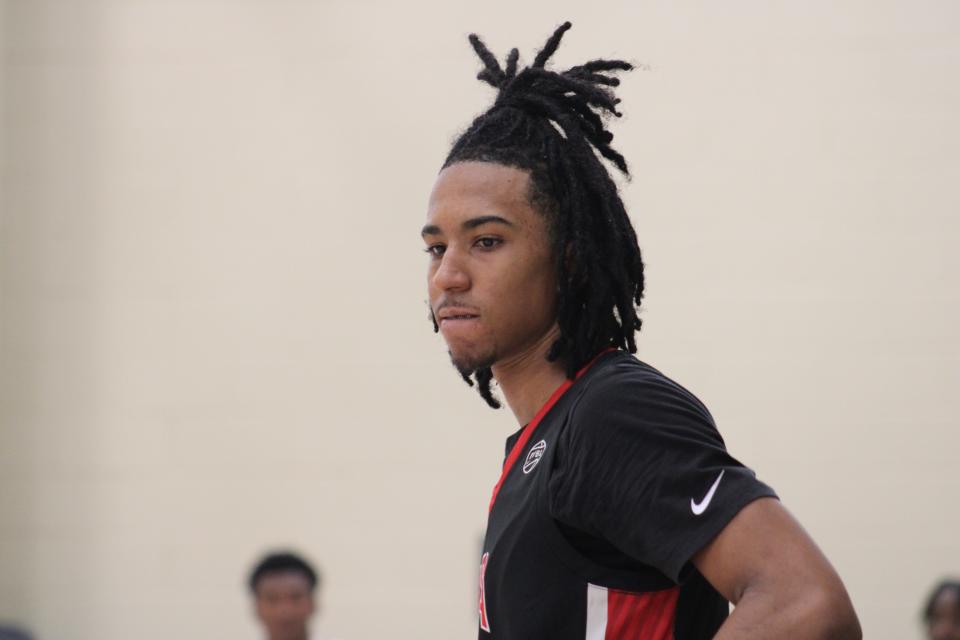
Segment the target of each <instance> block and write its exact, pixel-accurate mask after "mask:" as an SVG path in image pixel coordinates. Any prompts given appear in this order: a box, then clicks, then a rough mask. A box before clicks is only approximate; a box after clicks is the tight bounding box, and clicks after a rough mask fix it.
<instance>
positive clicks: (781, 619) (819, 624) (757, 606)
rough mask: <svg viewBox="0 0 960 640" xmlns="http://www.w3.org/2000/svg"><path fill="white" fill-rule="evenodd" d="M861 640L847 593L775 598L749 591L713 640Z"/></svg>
mask: <svg viewBox="0 0 960 640" xmlns="http://www.w3.org/2000/svg"><path fill="white" fill-rule="evenodd" d="M767 638H771V639H773V638H776V639H780V638H791V640H860V638H862V633H861V630H860V623H859V622H858V621H857V616H856V614H855V613H854V611H853V606H852V605H851V604H850V600H849V597H848V596H847V594H846V592H845V591H844V592H842V593H830V592H825V591H823V592H812V593H809V592H808V593H795V594H789V595H787V594H783V593H782V592H781V593H780V594H777V593H776V592H775V591H764V590H762V589H759V588H757V589H748V590H747V591H745V592H744V593H743V595H742V597H741V598H740V599H739V602H738V604H737V606H736V608H735V609H734V610H733V613H731V614H730V617H729V618H727V620H726V622H725V623H724V624H723V626H722V627H721V628H720V630H719V632H718V633H717V635H716V636H715V639H716V640H733V639H736V640H760V639H767Z"/></svg>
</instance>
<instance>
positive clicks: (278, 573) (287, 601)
mask: <svg viewBox="0 0 960 640" xmlns="http://www.w3.org/2000/svg"><path fill="white" fill-rule="evenodd" d="M319 582H320V578H319V576H318V575H317V572H316V571H315V570H314V569H313V567H311V566H310V565H309V564H308V563H307V561H306V560H304V559H303V558H301V557H300V556H298V555H295V554H293V553H289V552H281V553H272V554H269V555H267V556H265V557H264V558H262V559H261V560H260V561H259V562H258V563H257V564H256V566H255V567H254V568H253V571H251V573H250V580H249V586H250V592H251V593H252V594H253V600H254V609H255V610H256V615H257V619H258V620H259V621H260V623H261V624H262V625H263V628H264V631H266V637H267V640H318V639H319V636H317V635H316V634H312V633H310V629H309V626H310V619H311V618H312V617H313V614H314V613H315V611H316V591H317V589H318V588H319V587H318V585H319Z"/></svg>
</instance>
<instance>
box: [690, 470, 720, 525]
mask: <svg viewBox="0 0 960 640" xmlns="http://www.w3.org/2000/svg"><path fill="white" fill-rule="evenodd" d="M725 472H726V469H724V470H723V471H721V472H720V475H718V476H717V479H716V480H714V481H713V486H712V487H710V491H707V495H706V496H704V498H703V500H702V501H701V502H700V504H697V503H696V502H694V501H693V498H690V511H693V515H695V516H698V515H700V514H701V513H703V512H704V511H706V510H707V507H709V506H710V501H711V500H713V494H714V493H716V491H717V487H719V486H720V481H721V480H722V479H723V474H724V473H725Z"/></svg>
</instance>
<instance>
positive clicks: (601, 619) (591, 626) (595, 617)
mask: <svg viewBox="0 0 960 640" xmlns="http://www.w3.org/2000/svg"><path fill="white" fill-rule="evenodd" d="M584 637H585V639H586V640H604V638H606V637H607V588H606V587H599V586H597V585H595V584H587V633H586V635H585V636H584Z"/></svg>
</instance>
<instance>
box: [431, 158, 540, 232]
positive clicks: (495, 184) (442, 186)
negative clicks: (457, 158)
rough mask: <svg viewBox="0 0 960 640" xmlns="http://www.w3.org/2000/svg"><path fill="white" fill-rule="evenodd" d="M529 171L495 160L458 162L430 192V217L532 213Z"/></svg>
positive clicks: (439, 179)
mask: <svg viewBox="0 0 960 640" xmlns="http://www.w3.org/2000/svg"><path fill="white" fill-rule="evenodd" d="M529 187H530V176H529V173H528V172H527V171H524V170H522V169H517V168H515V167H508V166H506V165H502V164H496V163H493V162H458V163H456V164H452V165H450V166H449V167H447V168H445V169H444V170H443V171H441V172H440V175H438V176H437V181H436V182H435V183H434V185H433V191H432V192H431V193H430V203H429V206H428V209H427V220H429V221H432V222H437V219H438V218H441V217H446V216H461V215H485V214H489V213H493V212H496V213H498V214H500V215H504V214H512V215H511V217H517V216H521V217H522V216H524V215H525V214H526V213H527V212H530V213H532V208H531V206H530V199H529Z"/></svg>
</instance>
